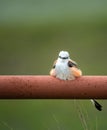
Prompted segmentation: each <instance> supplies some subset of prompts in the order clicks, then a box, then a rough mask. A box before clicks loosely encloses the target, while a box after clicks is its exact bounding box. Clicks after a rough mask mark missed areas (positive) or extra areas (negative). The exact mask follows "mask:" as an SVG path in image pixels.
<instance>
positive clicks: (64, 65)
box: [55, 61, 74, 80]
mask: <svg viewBox="0 0 107 130" xmlns="http://www.w3.org/2000/svg"><path fill="white" fill-rule="evenodd" d="M55 73H56V77H57V78H59V79H62V80H72V79H74V76H73V75H72V71H70V69H69V67H68V62H59V61H58V62H57V63H56V67H55Z"/></svg>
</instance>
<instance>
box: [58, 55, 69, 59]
mask: <svg viewBox="0 0 107 130" xmlns="http://www.w3.org/2000/svg"><path fill="white" fill-rule="evenodd" d="M59 58H61V59H68V57H61V56H59Z"/></svg>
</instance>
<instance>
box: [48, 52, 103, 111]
mask: <svg viewBox="0 0 107 130" xmlns="http://www.w3.org/2000/svg"><path fill="white" fill-rule="evenodd" d="M50 75H51V76H53V77H55V78H58V79H60V80H75V79H76V78H79V77H81V76H82V71H81V70H80V69H79V68H78V65H77V63H76V62H75V61H74V60H72V59H70V55H69V52H67V51H60V52H59V55H58V58H57V60H55V62H54V64H53V67H52V69H51V70H50ZM91 102H92V104H93V105H94V106H95V108H96V109H97V110H99V111H101V110H102V106H101V105H100V104H99V103H98V102H97V101H96V100H95V99H91Z"/></svg>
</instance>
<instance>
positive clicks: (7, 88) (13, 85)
mask: <svg viewBox="0 0 107 130" xmlns="http://www.w3.org/2000/svg"><path fill="white" fill-rule="evenodd" d="M94 98H95V99H107V76H82V77H80V78H77V79H76V80H72V81H63V80H59V79H56V78H54V77H51V76H14V75H13V76H0V99H94Z"/></svg>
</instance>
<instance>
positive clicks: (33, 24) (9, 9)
mask: <svg viewBox="0 0 107 130" xmlns="http://www.w3.org/2000/svg"><path fill="white" fill-rule="evenodd" d="M106 6H107V1H105V0H103V1H100V0H94V1H92V0H90V1H86V0H81V1H79V0H77V1H73V0H67V1H64V0H62V1H61V0H54V1H53V0H50V1H48V0H45V1H44V0H39V1H38V0H35V1H34V0H31V1H29V0H26V1H25V0H19V1H16V0H14V1H13V0H10V1H7V0H5V1H0V74H1V75H30V74H31V75H45V74H48V73H49V71H50V68H51V67H52V64H53V61H54V60H55V59H56V58H57V55H58V53H59V51H60V50H67V51H69V53H70V55H71V59H73V60H75V61H77V63H78V64H79V67H80V68H81V69H82V71H83V74H84V75H107V70H106V69H105V68H106V65H107V60H106V57H107V49H106V48H107V8H106ZM77 103H78V104H79V105H80V107H81V109H82V112H83V114H84V115H85V118H87V114H86V112H87V113H88V118H89V119H87V120H86V121H87V124H88V128H89V129H91V130H95V129H96V128H95V127H96V120H97V123H98V124H97V125H98V126H97V127H98V129H97V130H100V129H106V128H107V125H106V113H107V109H106V108H107V105H106V101H101V103H102V105H103V111H102V112H98V111H96V110H95V109H94V108H93V106H92V104H91V103H89V101H87V100H85V101H83V100H82V101H81V100H80V101H78V102H77ZM0 129H5V130H29V129H30V130H35V129H39V130H71V129H73V130H75V129H81V130H82V129H83V127H82V124H81V121H80V119H79V117H78V112H77V109H76V106H75V103H74V101H72V100H57V101H56V100H0Z"/></svg>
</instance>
